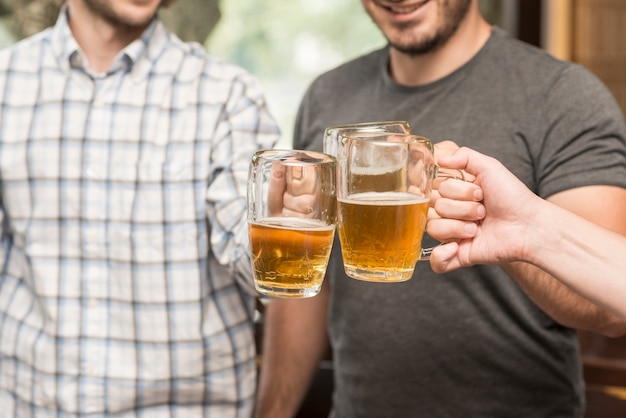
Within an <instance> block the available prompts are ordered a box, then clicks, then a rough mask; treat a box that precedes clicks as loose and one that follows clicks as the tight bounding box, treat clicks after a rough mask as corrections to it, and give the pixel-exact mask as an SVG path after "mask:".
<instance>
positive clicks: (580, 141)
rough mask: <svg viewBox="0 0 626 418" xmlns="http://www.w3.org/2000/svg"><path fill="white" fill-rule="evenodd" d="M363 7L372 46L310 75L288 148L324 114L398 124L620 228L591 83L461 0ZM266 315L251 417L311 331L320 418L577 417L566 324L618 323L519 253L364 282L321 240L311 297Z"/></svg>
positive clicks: (607, 112)
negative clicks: (326, 390) (475, 153)
mask: <svg viewBox="0 0 626 418" xmlns="http://www.w3.org/2000/svg"><path fill="white" fill-rule="evenodd" d="M362 3H363V6H364V7H365V10H366V11H367V12H368V13H369V15H370V16H371V18H372V19H373V21H374V22H375V23H376V25H377V26H378V27H379V28H380V30H381V31H382V32H383V34H384V35H385V37H386V38H387V40H388V43H389V45H388V46H387V47H385V48H383V49H381V50H378V51H375V52H373V53H370V54H368V55H365V56H363V57H360V58H358V59H356V60H354V61H352V62H349V63H347V64H345V65H342V66H340V67H339V68H337V69H334V70H332V71H330V72H328V73H326V74H324V75H322V76H321V77H319V78H318V79H317V80H316V81H315V82H314V83H313V84H312V86H311V87H310V88H309V90H308V91H307V93H306V95H305V97H304V99H303V101H302V104H301V108H300V110H299V114H298V118H297V122H296V130H295V145H294V147H296V148H312V149H319V148H321V146H322V133H323V130H324V128H325V127H327V126H332V125H338V124H346V123H355V122H366V121H375V120H407V121H409V122H410V124H411V126H412V131H413V132H414V133H417V134H420V135H424V136H427V137H430V138H431V139H433V141H435V142H439V141H442V140H444V139H450V138H452V139H453V140H455V141H456V142H457V143H459V144H460V145H467V146H470V147H473V148H475V149H477V150H479V151H481V152H484V153H486V154H490V155H493V156H495V157H496V158H497V159H499V160H500V161H502V163H503V164H504V165H505V166H506V167H507V168H508V169H510V170H511V171H513V173H514V174H516V175H517V177H519V178H520V179H521V180H522V181H523V182H524V183H525V184H526V185H527V186H529V187H530V188H531V189H532V190H533V191H534V192H536V193H537V194H539V195H540V196H542V197H544V198H547V199H548V200H549V201H551V202H553V203H555V204H557V205H559V206H562V207H563V208H566V209H569V210H571V211H573V212H575V213H577V214H579V215H581V216H583V217H585V218H587V219H589V220H591V221H594V222H596V223H598V224H600V225H602V226H604V227H606V228H609V229H613V230H615V231H617V232H619V233H622V234H626V218H624V216H623V213H624V210H625V209H626V139H625V137H626V129H625V127H624V117H623V115H622V113H621V110H620V109H619V107H618V106H617V104H616V103H615V100H614V99H613V97H612V96H611V95H610V94H609V93H608V91H607V89H606V88H605V87H604V86H603V85H602V84H601V83H600V82H599V81H598V80H597V79H596V78H595V77H593V76H592V75H591V74H590V73H589V72H587V71H586V70H585V69H583V68H582V67H580V66H576V65H573V64H571V63H564V62H560V61H557V60H556V59H554V58H552V57H551V56H549V55H548V54H547V53H546V52H545V51H541V50H539V49H537V48H534V47H531V46H529V45H525V44H523V43H521V42H519V41H517V40H514V39H512V38H510V37H508V36H507V35H506V34H505V33H504V32H503V31H502V30H501V29H498V28H492V27H490V26H489V24H488V23H487V22H486V21H485V20H484V19H483V17H482V16H481V15H480V12H479V9H478V4H477V1H476V0H430V1H423V0H420V1H416V0H410V1H392V0H362ZM424 244H425V246H430V244H432V242H429V240H426V241H425V243H424ZM557 302H558V303H557ZM326 322H328V335H327V334H326ZM265 323H266V329H265V332H266V339H265V344H264V348H263V355H264V358H263V363H262V373H261V383H260V385H261V386H260V390H259V396H258V402H259V403H258V405H257V411H258V413H257V416H259V417H270V416H271V417H274V418H276V417H282V416H290V415H292V414H293V412H294V411H295V410H296V409H297V407H298V405H299V403H300V401H301V399H302V398H303V396H304V394H305V393H306V389H307V387H308V384H309V381H310V378H311V376H312V374H313V373H314V372H315V370H316V367H317V362H318V360H319V359H320V358H321V357H323V356H324V354H325V353H326V344H327V342H328V341H330V345H331V347H332V358H333V365H334V373H335V380H334V383H335V385H334V394H333V399H332V405H333V413H332V416H334V417H341V418H346V417H368V418H371V417H429V418H436V417H533V418H540V417H546V418H548V417H549V418H556V417H568V418H572V417H582V416H583V413H584V384H583V379H582V376H581V367H580V361H579V356H578V345H577V342H576V332H575V330H574V329H573V328H579V329H585V330H594V331H598V332H602V333H604V334H606V335H613V336H616V335H621V334H623V333H624V332H625V330H626V326H625V323H624V322H623V321H621V320H620V319H619V318H616V317H614V316H612V315H610V314H608V313H607V312H605V311H603V310H601V309H600V308H598V307H597V306H595V305H593V304H591V303H589V302H588V301H586V300H585V299H583V298H581V297H580V296H579V295H577V294H575V293H573V292H571V291H570V290H568V288H566V287H565V286H563V285H561V284H560V283H559V282H558V281H556V280H554V279H553V278H552V277H550V276H549V275H548V274H547V273H545V272H543V271H541V270H539V269H537V268H535V267H533V266H531V265H529V264H524V263H509V264H502V265H500V266H477V267H472V268H470V269H460V270H457V271H455V272H451V273H447V274H445V275H441V276H437V275H435V274H434V273H433V272H432V270H431V269H430V266H429V264H428V263H418V265H417V267H416V270H415V274H414V277H413V278H412V279H411V280H409V281H407V282H404V283H400V284H384V283H382V284H378V283H367V282H360V281H357V280H354V279H351V278H348V277H346V275H345V274H344V272H343V267H342V265H341V258H340V255H339V253H338V252H337V251H335V253H334V258H333V259H332V260H331V262H330V265H329V269H328V278H327V280H326V281H325V286H324V288H323V290H322V292H321V294H320V295H318V296H316V297H314V298H311V299H308V300H305V301H295V300H294V301H273V302H272V303H270V304H269V306H268V310H267V315H266V322H265Z"/></svg>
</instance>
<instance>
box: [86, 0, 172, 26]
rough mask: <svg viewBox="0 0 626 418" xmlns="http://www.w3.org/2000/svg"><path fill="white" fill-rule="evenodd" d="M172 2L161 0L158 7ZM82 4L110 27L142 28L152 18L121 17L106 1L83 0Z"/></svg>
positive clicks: (170, 0)
mask: <svg viewBox="0 0 626 418" xmlns="http://www.w3.org/2000/svg"><path fill="white" fill-rule="evenodd" d="M173 2H174V0H161V4H160V5H159V7H162V6H167V5H169V4H171V3H173ZM84 3H85V6H86V7H87V8H88V9H89V10H91V12H92V13H93V14H95V15H97V16H100V17H101V18H103V19H104V20H106V21H107V22H108V23H109V24H111V25H112V26H118V27H127V28H129V29H136V28H143V27H145V26H146V25H148V24H149V23H150V22H151V21H152V19H153V18H154V15H153V16H150V17H147V18H144V19H141V20H139V19H132V18H129V17H127V16H124V15H121V14H119V13H117V12H116V11H115V10H114V9H113V7H112V6H111V4H110V2H109V1H108V0H84Z"/></svg>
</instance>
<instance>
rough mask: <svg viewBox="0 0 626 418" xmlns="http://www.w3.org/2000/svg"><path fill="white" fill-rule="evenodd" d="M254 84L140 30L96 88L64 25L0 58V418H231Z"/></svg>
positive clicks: (257, 94) (198, 51)
mask: <svg viewBox="0 0 626 418" xmlns="http://www.w3.org/2000/svg"><path fill="white" fill-rule="evenodd" d="M277 138H278V128H277V126H276V124H275V122H274V120H273V118H272V117H271V116H270V114H269V113H268V110H267V107H266V102H265V99H264V92H263V90H262V88H261V86H260V84H259V82H258V80H257V79H256V78H254V77H253V76H251V75H250V74H249V73H247V72H246V71H244V70H243V69H240V68H238V67H236V66H233V65H230V64H227V63H224V62H221V61H220V60H218V59H215V58H213V57H210V56H208V55H207V54H206V53H205V51H204V50H203V49H202V47H201V46H200V45H198V44H192V43H183V42H182V41H180V40H179V39H178V38H176V37H175V36H174V35H173V34H172V33H171V32H169V31H168V30H166V29H165V27H164V26H163V24H162V23H161V22H160V21H159V20H158V19H156V20H155V21H154V22H153V23H152V24H151V25H150V27H149V28H148V29H147V30H146V31H145V33H144V34H143V35H142V36H141V38H140V39H137V40H135V41H134V42H133V43H131V44H130V45H128V46H127V47H126V48H125V49H124V50H123V51H121V52H120V54H119V55H118V56H117V57H116V59H115V60H114V63H113V65H112V66H111V68H110V70H109V71H108V72H107V73H106V74H96V73H93V72H91V71H89V70H88V68H87V61H86V58H85V56H84V55H83V53H82V52H81V50H80V48H79V47H78V45H77V43H76V40H75V39H74V38H73V37H72V34H71V31H70V29H69V26H68V22H67V16H66V10H65V9H64V10H63V11H62V13H61V15H60V17H59V19H58V21H57V23H56V25H55V26H54V27H52V28H49V29H47V30H46V31H44V32H42V33H40V34H38V35H35V36H33V37H31V38H28V39H26V40H24V41H21V42H19V43H17V44H15V45H13V46H11V47H10V48H8V49H5V50H3V51H0V188H1V201H0V222H1V224H2V241H1V246H0V263H1V264H0V265H1V266H2V271H1V273H0V417H20V418H23V417H50V416H55V417H56V416H63V417H69V416H86V415H89V416H115V417H135V416H140V415H141V416H146V417H150V418H152V417H174V416H177V417H185V418H187V417H189V418H191V417H219V418H224V417H245V416H248V415H249V414H250V413H251V410H252V403H253V397H254V390H255V382H256V367H255V349H254V333H253V324H252V311H253V303H254V294H255V293H254V288H253V286H252V270H251V265H250V260H249V255H248V236H247V225H246V220H245V215H246V206H245V194H246V182H247V175H248V171H247V170H248V164H249V161H250V158H251V156H252V154H253V153H254V152H255V151H256V150H258V149H262V148H271V147H272V146H273V144H274V143H275V141H276V140H277Z"/></svg>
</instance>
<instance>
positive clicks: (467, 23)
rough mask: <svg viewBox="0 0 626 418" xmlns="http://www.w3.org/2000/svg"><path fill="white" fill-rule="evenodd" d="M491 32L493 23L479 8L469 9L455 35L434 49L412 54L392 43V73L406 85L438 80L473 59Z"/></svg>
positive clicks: (399, 82) (400, 82)
mask: <svg viewBox="0 0 626 418" xmlns="http://www.w3.org/2000/svg"><path fill="white" fill-rule="evenodd" d="M490 34H491V26H490V25H489V24H488V23H487V22H486V21H485V20H484V19H483V17H482V16H481V15H480V12H478V10H474V9H470V11H468V14H467V16H466V18H465V19H464V20H463V22H462V23H461V25H459V27H458V29H457V31H456V32H455V33H454V34H453V35H452V37H451V38H450V39H448V41H447V42H446V43H445V44H444V45H441V46H440V47H439V48H436V49H435V50H433V51H430V52H428V53H425V54H420V55H411V54H407V53H403V52H401V51H399V50H397V49H395V48H393V47H391V49H390V63H389V71H390V74H391V77H392V78H393V79H394V80H395V81H396V82H397V83H398V84H401V85H405V86H419V85H424V84H428V83H432V82H434V81H437V80H439V79H441V78H443V77H445V76H447V75H449V74H451V73H452V72H454V71H455V70H457V69H459V68H460V67H461V66H463V65H464V64H466V63H467V62H468V61H469V60H471V59H472V58H473V57H474V56H475V55H476V54H477V53H478V51H480V49H481V48H482V47H483V46H484V45H485V43H486V42H487V40H488V39H489V36H490Z"/></svg>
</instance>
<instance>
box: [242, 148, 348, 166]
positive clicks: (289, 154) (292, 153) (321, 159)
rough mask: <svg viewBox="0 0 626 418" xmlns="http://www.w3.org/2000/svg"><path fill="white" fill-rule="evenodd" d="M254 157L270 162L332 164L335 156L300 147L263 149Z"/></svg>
mask: <svg viewBox="0 0 626 418" xmlns="http://www.w3.org/2000/svg"><path fill="white" fill-rule="evenodd" d="M254 159H259V160H264V161H272V162H276V161H278V162H297V163H299V164H303V165H306V164H311V165H316V164H332V163H335V162H336V158H335V157H334V156H332V155H330V154H326V153H324V152H321V151H313V150H300V149H278V148H277V149H274V148H272V149H263V150H258V151H256V152H255V153H254Z"/></svg>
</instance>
